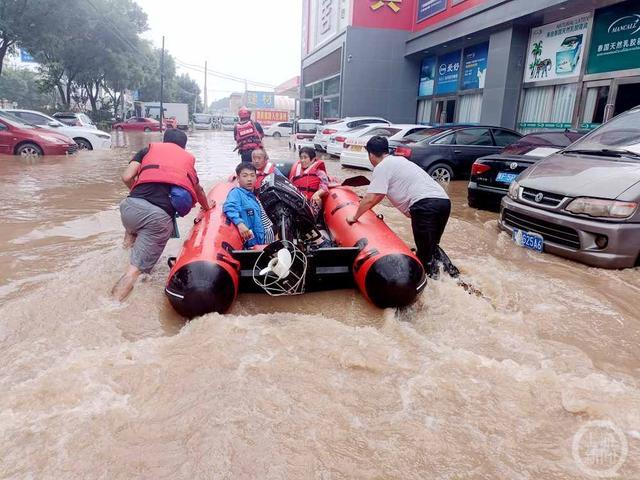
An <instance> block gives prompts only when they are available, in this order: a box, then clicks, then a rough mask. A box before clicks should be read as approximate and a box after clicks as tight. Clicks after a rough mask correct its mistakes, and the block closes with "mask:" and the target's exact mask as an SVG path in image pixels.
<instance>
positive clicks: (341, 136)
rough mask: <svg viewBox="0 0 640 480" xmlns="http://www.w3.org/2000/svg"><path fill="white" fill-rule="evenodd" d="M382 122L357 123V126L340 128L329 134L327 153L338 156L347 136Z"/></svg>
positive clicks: (356, 134)
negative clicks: (372, 123) (370, 123)
mask: <svg viewBox="0 0 640 480" xmlns="http://www.w3.org/2000/svg"><path fill="white" fill-rule="evenodd" d="M379 125H383V124H378V123H376V124H374V125H373V126H372V125H368V124H366V123H365V124H363V125H358V126H357V127H353V128H350V129H349V130H341V131H338V132H335V133H332V134H331V135H329V141H327V153H328V154H329V155H332V156H334V157H340V155H342V149H343V148H344V142H345V140H346V139H347V138H348V137H356V136H358V135H359V134H361V133H362V132H364V131H365V130H366V129H370V128H372V127H374V128H375V127H376V126H379Z"/></svg>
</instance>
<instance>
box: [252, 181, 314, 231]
mask: <svg viewBox="0 0 640 480" xmlns="http://www.w3.org/2000/svg"><path fill="white" fill-rule="evenodd" d="M258 195H259V197H260V202H261V203H262V206H263V207H264V210H265V212H266V213H267V215H268V216H269V218H270V219H271V221H272V222H273V224H274V225H276V226H277V232H278V233H279V234H280V239H281V240H287V241H289V242H294V240H296V239H300V238H302V237H304V236H308V235H309V234H311V233H313V232H314V231H315V230H316V218H315V215H314V213H313V210H312V208H311V205H309V202H307V199H306V198H305V197H304V195H302V194H301V193H300V192H299V191H298V189H297V188H296V187H294V186H293V185H292V184H291V182H289V179H287V178H286V177H284V176H282V175H275V174H273V173H272V174H270V175H268V176H267V177H265V179H264V180H263V181H262V185H261V186H260V191H259V194H258Z"/></svg>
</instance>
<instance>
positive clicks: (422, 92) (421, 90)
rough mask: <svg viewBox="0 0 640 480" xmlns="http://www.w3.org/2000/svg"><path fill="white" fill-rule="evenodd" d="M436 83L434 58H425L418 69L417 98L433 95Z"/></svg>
mask: <svg viewBox="0 0 640 480" xmlns="http://www.w3.org/2000/svg"><path fill="white" fill-rule="evenodd" d="M435 82H436V57H427V58H425V59H424V60H422V66H421V67H420V86H419V87H418V96H419V97H426V96H427V95H433V86H434V84H435Z"/></svg>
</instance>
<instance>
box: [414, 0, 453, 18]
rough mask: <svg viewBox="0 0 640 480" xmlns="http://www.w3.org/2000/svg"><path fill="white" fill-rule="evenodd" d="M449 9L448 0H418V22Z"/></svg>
mask: <svg viewBox="0 0 640 480" xmlns="http://www.w3.org/2000/svg"><path fill="white" fill-rule="evenodd" d="M446 9H447V0H418V22H421V21H422V20H425V19H427V18H429V17H433V16H434V15H435V14H436V13H440V12H444V11H445V10H446Z"/></svg>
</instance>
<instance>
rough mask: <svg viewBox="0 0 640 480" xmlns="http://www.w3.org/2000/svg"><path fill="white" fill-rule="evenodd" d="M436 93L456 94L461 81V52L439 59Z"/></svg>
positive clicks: (448, 54) (457, 51)
mask: <svg viewBox="0 0 640 480" xmlns="http://www.w3.org/2000/svg"><path fill="white" fill-rule="evenodd" d="M437 68H438V72H437V76H438V81H437V83H436V93H438V94H441V93H455V92H457V91H458V80H459V79H460V50H456V51H455V52H451V53H447V54H446V55H442V56H441V57H438V63H437Z"/></svg>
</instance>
